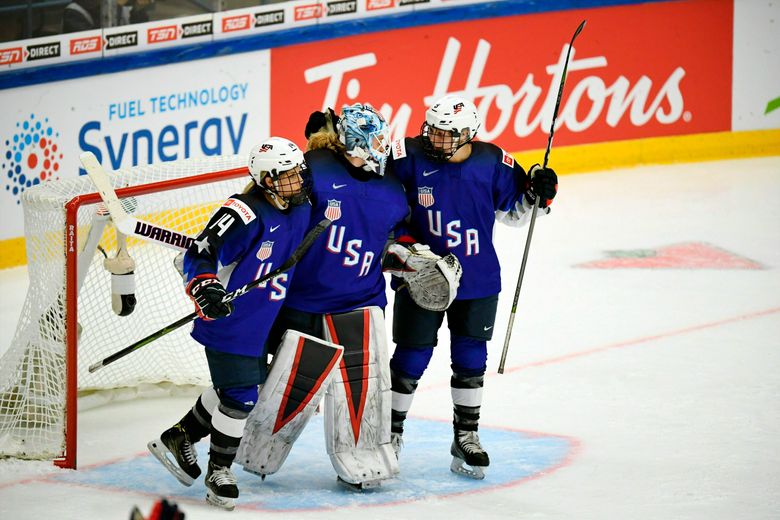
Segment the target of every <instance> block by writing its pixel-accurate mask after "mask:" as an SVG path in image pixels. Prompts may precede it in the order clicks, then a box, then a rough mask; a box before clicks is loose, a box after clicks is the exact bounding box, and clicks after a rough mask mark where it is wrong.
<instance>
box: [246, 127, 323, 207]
mask: <svg viewBox="0 0 780 520" xmlns="http://www.w3.org/2000/svg"><path fill="white" fill-rule="evenodd" d="M249 174H250V175H251V176H252V178H253V179H254V181H255V184H257V185H258V186H259V187H260V188H261V189H262V190H264V191H266V192H268V193H270V194H271V195H273V196H274V197H277V198H279V199H281V200H282V201H283V202H284V203H285V204H289V205H293V206H296V205H299V204H303V203H304V202H305V201H306V200H308V197H309V194H310V193H311V185H312V180H311V174H310V173H309V169H308V167H307V165H306V161H305V160H304V157H303V152H302V151H301V150H300V149H299V148H298V147H297V146H296V145H295V143H293V142H292V141H288V140H287V139H283V138H280V137H271V138H270V139H267V140H265V141H263V142H262V143H261V144H259V145H257V146H255V147H254V148H252V151H251V152H250V154H249ZM266 176H267V177H270V179H271V181H272V183H273V188H269V187H268V186H266V184H265V183H264V182H263V179H264V178H265V177H266Z"/></svg>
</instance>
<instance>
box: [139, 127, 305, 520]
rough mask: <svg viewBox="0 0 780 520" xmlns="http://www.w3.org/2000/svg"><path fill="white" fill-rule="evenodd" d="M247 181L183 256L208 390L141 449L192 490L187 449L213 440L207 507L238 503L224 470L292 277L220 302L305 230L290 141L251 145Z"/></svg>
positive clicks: (298, 155) (297, 163)
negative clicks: (208, 379)
mask: <svg viewBox="0 0 780 520" xmlns="http://www.w3.org/2000/svg"><path fill="white" fill-rule="evenodd" d="M249 174H250V176H251V177H252V181H251V183H250V184H249V186H247V188H246V189H245V190H244V192H243V193H239V194H236V195H233V196H232V197H230V198H229V199H227V201H226V202H225V203H224V204H222V206H221V207H220V208H219V209H218V210H217V211H216V212H215V213H214V215H213V216H212V217H211V219H210V220H209V222H208V224H207V225H206V227H205V229H204V230H203V231H202V232H201V233H200V235H198V237H197V240H196V241H195V242H194V244H193V245H192V246H191V247H190V249H188V250H187V252H186V254H185V256H184V275H185V277H186V279H187V285H186V293H187V295H188V296H189V297H190V298H191V299H192V300H193V302H194V303H195V308H196V310H197V312H198V315H199V316H200V317H199V319H197V320H196V321H195V324H194V327H193V330H192V337H193V338H194V339H195V340H196V341H198V342H199V343H200V344H202V345H203V346H204V347H205V349H206V358H207V360H208V365H209V372H210V374H211V380H212V384H213V387H212V388H209V389H208V390H206V391H205V392H204V393H203V394H202V395H201V396H200V397H199V398H198V400H197V402H196V403H195V405H194V406H193V407H192V409H191V410H190V411H189V412H187V414H186V415H185V416H184V417H183V418H182V419H181V421H179V422H178V423H176V424H175V425H173V426H172V427H171V428H169V429H168V430H166V431H164V432H163V433H162V435H161V436H160V437H159V438H158V439H155V440H153V441H151V442H149V444H148V447H149V450H150V451H151V452H152V454H154V456H155V457H157V459H158V460H159V461H160V462H161V463H162V464H163V465H164V466H165V467H166V468H167V469H168V470H169V471H170V472H171V473H172V474H173V475H174V476H175V477H176V478H177V479H179V481H180V482H182V483H183V484H184V485H187V486H190V485H192V483H193V481H194V480H195V479H196V478H197V477H198V476H199V475H200V473H201V469H200V467H199V466H198V463H197V460H196V453H195V448H194V446H193V444H194V443H196V442H197V441H199V440H200V439H202V438H203V437H205V436H206V435H209V434H211V450H210V456H209V461H208V469H207V473H206V481H205V484H206V490H207V491H206V499H207V500H208V501H209V502H210V503H211V504H213V505H216V506H218V507H222V508H224V509H233V508H234V499H235V498H236V497H238V487H237V485H236V478H235V476H234V475H233V473H232V471H231V469H230V467H231V464H232V463H233V459H234V458H235V455H236V450H237V448H238V446H239V443H240V441H241V437H242V433H243V430H244V424H245V422H246V417H247V416H248V414H249V412H250V411H251V410H252V408H253V406H254V404H255V402H256V401H257V396H258V385H259V384H261V383H262V382H263V381H264V379H265V376H266V358H265V352H264V345H265V340H266V337H267V336H268V333H269V330H270V328H271V324H272V323H273V320H274V318H275V317H276V315H277V313H278V312H279V309H280V308H281V305H282V301H283V298H284V293H285V290H286V285H287V283H289V280H290V279H291V278H292V276H293V269H290V270H289V271H287V272H286V273H284V274H281V275H279V276H278V277H275V278H274V279H273V280H271V281H269V283H268V284H267V285H266V286H265V287H263V286H260V287H258V289H256V290H252V291H249V292H248V293H246V294H244V295H243V296H242V297H240V298H238V299H236V300H234V301H233V302H231V303H223V302H222V298H223V296H225V294H226V291H232V290H234V289H236V288H238V287H241V286H243V285H245V284H247V283H249V282H252V281H254V280H255V279H257V278H258V277H259V276H262V275H264V274H266V273H268V272H270V271H272V270H273V266H274V265H275V266H279V265H280V264H282V263H283V262H284V261H285V260H286V259H287V258H288V257H289V256H290V254H291V253H292V251H293V250H294V249H295V247H296V246H297V245H298V244H299V243H300V242H301V239H302V237H303V236H304V233H305V232H306V230H307V228H308V223H309V209H310V207H309V204H308V203H306V202H307V200H308V194H309V192H310V189H311V176H310V175H309V172H308V167H307V164H306V161H305V160H304V156H303V152H302V151H301V150H300V149H299V148H298V147H297V146H296V145H295V144H294V143H292V142H290V141H288V140H287V139H282V138H279V137H272V138H270V139H268V140H266V141H264V142H262V143H261V144H260V145H258V146H256V147H254V148H253V149H252V151H251V153H250V155H249ZM218 271H219V272H220V277H218V276H217V272H218ZM169 456H172V457H173V459H174V460H171V458H170V457H169Z"/></svg>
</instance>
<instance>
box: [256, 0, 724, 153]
mask: <svg viewBox="0 0 780 520" xmlns="http://www.w3.org/2000/svg"><path fill="white" fill-rule="evenodd" d="M583 19H587V25H586V27H585V29H584V31H583V32H582V34H580V36H579V37H578V39H577V41H576V42H575V45H574V49H573V50H572V54H571V61H570V63H569V68H568V76H567V80H566V87H565V92H564V96H563V100H562V104H561V108H560V113H559V119H558V125H557V126H556V133H555V143H556V144H560V145H573V144H585V143H595V142H605V141H615V140H624V139H636V138H644V137H658V136H670V135H681V134H695V133H705V132H718V131H728V130H730V129H731V79H732V78H731V70H732V32H733V27H732V22H733V3H732V1H731V0H694V1H689V2H660V3H648V4H638V5H627V6H620V7H608V8H598V9H583V10H576V11H559V12H551V13H542V14H533V15H522V16H508V17H502V18H492V19H483V20H471V21H467V22H455V23H446V24H440V25H431V26H423V27H415V28H408V29H399V30H393V31H387V32H381V33H373V34H366V35H359V36H351V37H347V38H340V39H335V40H328V41H322V42H316V43H307V44H301V45H294V46H290V47H284V48H277V49H273V50H272V51H271V130H272V132H273V133H275V134H278V135H284V136H288V137H291V138H292V139H295V140H296V141H298V142H301V141H302V140H303V137H302V136H303V128H304V125H305V123H306V121H307V119H308V116H309V114H310V113H311V112H312V111H314V110H322V109H323V108H324V107H333V108H335V109H336V110H337V111H338V110H340V108H341V106H342V105H343V104H351V103H355V102H369V103H371V104H373V105H374V106H375V107H376V108H378V109H380V110H381V111H382V113H383V114H384V115H385V117H386V118H388V121H389V122H390V124H391V127H392V132H393V137H394V138H397V137H401V136H404V135H406V136H414V135H417V134H418V132H419V128H420V125H421V124H422V122H423V120H424V117H425V108H426V107H427V106H429V105H430V104H431V103H432V102H433V101H434V100H435V99H436V98H438V97H440V96H442V95H444V94H446V93H457V94H461V95H464V96H466V97H468V98H470V99H473V100H474V102H475V103H476V105H477V107H478V109H479V111H480V113H481V115H482V117H483V118H484V125H483V127H482V129H481V131H480V136H479V137H480V138H481V139H482V140H484V141H492V142H495V143H496V144H498V145H499V146H501V147H503V148H504V149H506V150H508V151H512V152H515V151H521V150H527V149H535V148H543V147H545V146H546V143H547V134H548V132H549V128H550V122H551V118H552V112H553V107H554V105H555V101H556V98H557V93H558V85H559V83H560V79H561V75H562V72H563V66H564V60H565V58H566V50H567V48H568V42H569V41H570V40H571V36H572V34H573V32H574V30H575V29H576V27H577V26H578V24H579V23H580V22H581V21H582V20H583Z"/></svg>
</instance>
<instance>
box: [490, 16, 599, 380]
mask: <svg viewBox="0 0 780 520" xmlns="http://www.w3.org/2000/svg"><path fill="white" fill-rule="evenodd" d="M585 22H587V20H583V21H582V23H580V25H579V26H578V27H577V30H576V31H574V36H572V37H571V41H570V42H569V50H568V51H566V62H565V63H564V65H563V74H562V75H561V84H560V85H559V86H558V99H557V101H556V102H555V109H554V110H553V117H552V124H551V125H550V135H549V137H548V138H547V150H545V152H544V162H543V163H542V168H543V169H544V168H546V167H547V159H549V157H550V148H552V140H553V134H554V133H555V120H556V119H558V109H559V108H560V107H561V97H563V85H564V83H566V70H567V69H568V68H569V56H571V49H572V47H573V46H574V39H575V38H577V35H578V34H580V32H582V29H583V28H584V27H585ZM524 196H525V195H524ZM537 209H539V197H536V200H534V207H533V210H532V213H531V222H530V223H529V224H528V237H527V238H526V240H525V250H524V251H523V261H522V262H521V263H520V274H519V275H518V277H517V288H516V289H515V299H514V301H513V302H512V313H511V314H510V315H509V324H508V325H507V327H506V337H505V338H504V349H503V350H502V351H501V361H500V362H499V364H498V373H499V374H503V373H504V363H506V354H507V352H508V351H509V338H510V337H511V336H512V326H513V325H514V323H515V313H516V312H517V299H518V298H519V297H520V287H521V286H522V285H523V275H524V274H525V266H526V263H527V262H528V250H529V249H530V248H531V237H532V236H533V234H534V224H535V223H536V210H537Z"/></svg>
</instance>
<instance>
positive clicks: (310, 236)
mask: <svg viewBox="0 0 780 520" xmlns="http://www.w3.org/2000/svg"><path fill="white" fill-rule="evenodd" d="M330 224H331V221H330V220H328V219H322V220H321V221H320V222H319V223H318V224H317V225H316V226H314V228H312V229H311V230H310V231H309V232H308V233H307V234H306V236H305V237H303V240H301V243H300V244H298V247H296V248H295V251H293V252H292V254H291V255H290V257H289V258H288V259H287V260H285V261H284V263H282V265H280V266H279V267H277V268H276V269H274V270H273V271H271V272H270V273H268V274H266V275H264V276H261V277H260V278H258V279H257V280H254V281H253V282H249V283H248V284H246V285H243V286H241V287H239V288H238V289H235V290H234V291H231V292H229V293H227V294H226V295H225V296H224V297H223V298H222V301H223V302H224V303H228V302H232V301H233V300H235V299H236V298H238V297H240V296H242V295H244V294H246V293H247V292H249V291H250V290H252V289H254V288H255V287H257V286H258V285H260V284H261V283H264V282H267V281H268V280H270V279H271V278H273V277H275V276H278V275H280V274H282V273H283V272H285V271H287V270H288V269H290V268H291V267H292V266H294V265H295V264H297V263H298V261H299V260H300V259H301V258H302V257H303V255H304V254H306V252H307V251H308V250H309V248H310V247H311V245H312V244H313V243H314V241H315V240H316V239H317V237H319V236H320V235H321V234H322V232H323V231H325V230H326V229H327V228H328V226H330ZM197 317H198V313H197V312H193V313H190V314H188V315H187V316H184V317H183V318H181V319H178V320H176V321H174V322H173V323H171V324H170V325H167V326H165V327H163V328H162V329H160V330H158V331H157V332H155V333H153V334H150V335H148V336H146V337H145V338H143V339H141V340H139V341H136V342H135V343H133V344H132V345H130V346H128V347H125V348H123V349H122V350H120V351H118V352H115V353H114V354H111V355H110V356H108V357H107V358H105V359H102V360H100V361H98V362H96V363H93V364H92V365H90V366H89V372H90V373H93V372H95V371H97V370H99V369H101V368H103V367H104V366H106V365H109V364H111V363H113V362H114V361H116V360H118V359H121V358H123V357H125V356H126V355H128V354H130V353H131V352H135V351H136V350H138V349H140V348H141V347H143V346H146V345H148V344H149V343H151V342H153V341H154V340H156V339H159V338H161V337H163V336H165V335H166V334H168V333H170V332H173V331H174V330H176V329H178V328H179V327H181V326H182V325H186V324H187V323H189V322H191V321H193V320H194V319H195V318H197Z"/></svg>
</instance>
